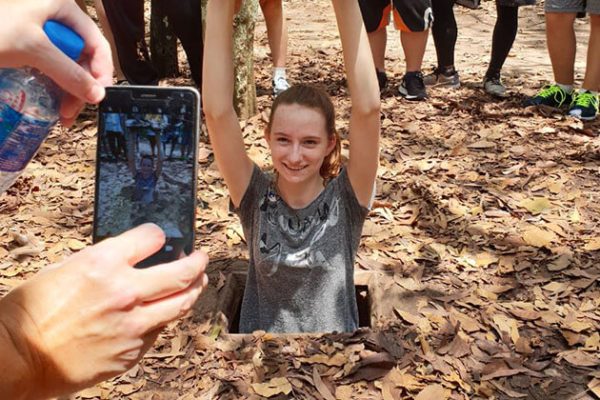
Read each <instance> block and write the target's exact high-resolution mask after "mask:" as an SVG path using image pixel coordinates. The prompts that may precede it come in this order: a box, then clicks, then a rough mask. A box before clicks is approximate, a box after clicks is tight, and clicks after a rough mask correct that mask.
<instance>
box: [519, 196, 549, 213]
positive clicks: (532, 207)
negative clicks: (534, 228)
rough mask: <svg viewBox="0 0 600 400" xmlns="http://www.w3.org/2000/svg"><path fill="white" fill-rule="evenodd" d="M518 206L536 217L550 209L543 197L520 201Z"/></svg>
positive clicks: (547, 201)
mask: <svg viewBox="0 0 600 400" xmlns="http://www.w3.org/2000/svg"><path fill="white" fill-rule="evenodd" d="M519 205H520V206H521V207H523V208H525V209H526V210H527V211H529V212H530V213H532V214H534V215H537V214H540V213H542V212H543V211H546V210H547V209H549V208H550V200H548V199H547V198H545V197H532V198H530V199H523V200H521V202H520V203H519Z"/></svg>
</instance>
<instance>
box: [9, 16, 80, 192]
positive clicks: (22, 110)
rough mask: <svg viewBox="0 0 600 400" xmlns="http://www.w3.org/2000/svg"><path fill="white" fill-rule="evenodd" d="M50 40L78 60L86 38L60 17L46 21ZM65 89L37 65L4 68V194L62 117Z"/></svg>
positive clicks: (46, 29)
mask: <svg viewBox="0 0 600 400" xmlns="http://www.w3.org/2000/svg"><path fill="white" fill-rule="evenodd" d="M44 31H45V32H46V35H48V38H49V39H50V41H51V42H52V43H53V44H54V45H55V46H56V47H58V48H59V49H60V50H61V51H62V52H63V53H65V54H66V55H67V56H69V57H70V58H71V59H73V60H77V59H78V58H79V56H80V55H81V51H82V50H83V45H84V43H83V39H81V37H80V36H79V35H77V34H76V33H75V32H73V31H72V30H71V29H69V28H67V27H65V26H64V25H62V24H60V23H59V22H56V21H48V22H46V23H45V24H44ZM61 99H62V90H61V89H60V88H59V87H58V86H57V85H56V84H55V83H54V82H53V81H52V80H51V79H50V78H48V77H47V76H45V75H44V74H42V73H41V72H39V71H38V70H37V69H35V68H29V67H26V68H18V69H14V68H2V69H0V194H1V193H2V192H4V191H5V190H6V189H7V188H8V187H9V186H10V185H12V183H13V182H14V181H15V180H16V179H17V177H18V176H19V175H20V174H21V173H22V172H23V170H24V169H25V166H26V165H27V163H29V161H30V160H31V158H32V157H33V156H34V155H35V153H36V152H37V150H38V149H39V147H40V145H41V144H42V142H43V141H44V139H46V136H47V135H48V133H49V132H50V130H51V129H52V127H53V126H54V125H55V124H56V122H57V121H58V119H59V110H60V102H61Z"/></svg>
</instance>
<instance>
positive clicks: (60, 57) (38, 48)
mask: <svg viewBox="0 0 600 400" xmlns="http://www.w3.org/2000/svg"><path fill="white" fill-rule="evenodd" d="M46 19H49V20H50V19H51V20H56V21H58V22H60V23H62V24H64V25H65V26H67V27H69V28H70V29H72V30H73V31H75V32H77V33H78V34H79V35H80V36H81V37H82V39H83V40H84V42H85V47H84V49H83V53H82V56H81V61H82V64H84V66H81V65H79V64H77V63H76V62H74V61H73V60H71V59H70V58H69V57H67V56H66V55H65V54H63V53H62V52H61V51H60V50H59V49H58V48H57V47H56V46H54V45H53V44H52V43H51V42H50V41H49V40H48V38H47V37H46V35H45V33H44V32H43V31H42V29H41V27H39V28H38V31H37V32H36V33H35V35H37V36H35V37H33V43H34V46H35V48H34V49H31V51H30V53H31V54H30V57H31V65H32V66H33V67H35V68H37V69H39V70H40V71H42V72H43V73H44V74H46V75H48V76H49V77H50V78H51V79H52V80H53V81H54V82H56V83H57V84H58V85H59V86H60V87H61V88H62V89H63V90H65V91H66V92H68V93H70V94H71V95H72V96H74V97H76V98H78V99H79V100H80V101H82V102H88V103H94V104H95V103H98V102H100V101H101V100H102V99H103V98H104V95H105V91H104V86H107V85H109V84H111V82H112V72H113V67H112V56H111V52H110V46H109V45H108V42H107V41H106V39H104V37H103V36H102V33H101V32H100V30H99V29H98V27H97V26H96V25H95V24H94V22H93V21H92V20H91V19H90V18H89V17H88V16H87V15H85V13H83V11H81V9H79V7H78V6H77V5H76V4H75V2H73V1H64V2H63V4H61V5H60V6H59V8H58V9H57V10H54V11H53V12H51V13H50V15H46ZM68 111H69V113H70V114H71V115H66V114H67V110H64V112H65V114H64V115H63V119H64V120H68V119H72V117H73V116H74V115H73V114H74V109H73V108H68Z"/></svg>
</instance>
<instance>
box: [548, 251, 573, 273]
mask: <svg viewBox="0 0 600 400" xmlns="http://www.w3.org/2000/svg"><path fill="white" fill-rule="evenodd" d="M572 258H573V257H572V256H571V255H570V254H563V255H561V256H560V257H558V258H557V259H556V260H554V261H552V262H551V263H550V264H548V271H551V272H556V271H562V270H563V269H565V268H567V267H568V266H569V265H571V260H572Z"/></svg>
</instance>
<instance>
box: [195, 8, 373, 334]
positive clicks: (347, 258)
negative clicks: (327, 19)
mask: <svg viewBox="0 0 600 400" xmlns="http://www.w3.org/2000/svg"><path fill="white" fill-rule="evenodd" d="M235 2H236V1H235V0H210V1H209V5H208V14H207V15H208V16H207V28H206V37H207V39H206V43H207V46H206V51H207V54H211V57H210V58H208V59H206V60H205V63H204V77H205V79H204V86H203V93H204V111H205V114H206V122H207V125H208V131H209V135H210V139H211V143H212V146H213V150H214V154H215V158H216V161H217V165H218V167H219V170H220V172H221V174H222V176H223V178H224V180H225V183H226V184H227V186H228V188H229V194H230V196H231V202H232V205H233V207H234V208H235V212H236V213H237V214H238V215H239V217H240V220H241V223H242V227H243V230H244V235H245V237H246V241H247V243H248V246H249V250H250V265H249V270H248V278H247V282H246V289H245V292H244V299H243V302H242V310H241V316H240V332H252V331H254V330H257V329H262V330H266V331H269V332H331V331H338V332H340V331H352V330H355V329H356V328H358V311H357V306H356V297H355V292H354V259H355V256H356V252H357V249H358V244H359V240H360V236H361V231H362V226H363V223H364V220H365V218H366V216H367V213H368V211H369V207H370V203H371V199H372V197H373V191H374V183H375V177H376V175H377V166H378V161H379V132H380V119H379V118H380V117H379V109H380V103H379V89H378V84H377V79H376V76H375V73H374V72H373V71H375V67H374V65H373V60H372V57H371V51H370V48H369V42H368V39H367V35H366V31H365V28H364V26H363V22H362V18H361V14H360V10H359V7H358V3H357V2H356V0H333V1H332V3H333V8H334V11H335V14H336V19H337V22H338V28H339V31H340V37H341V41H342V48H343V53H344V63H345V66H346V75H347V81H348V88H349V92H350V98H351V101H352V111H351V115H350V128H349V134H348V138H349V141H350V149H349V151H350V157H349V161H348V163H347V165H345V166H342V165H341V160H340V149H341V145H340V138H339V136H338V133H337V131H336V128H335V112H334V108H333V104H332V102H331V99H330V98H329V96H328V95H327V94H326V93H325V92H323V91H322V90H319V89H316V88H314V87H311V86H308V85H300V86H295V87H292V88H290V89H288V90H287V91H285V92H283V93H281V94H280V95H279V96H278V97H277V99H276V100H275V101H274V103H273V106H272V109H271V115H270V120H269V123H268V126H267V128H266V130H265V140H266V141H267V143H268V146H269V148H270V150H271V158H272V161H273V166H274V169H275V173H274V174H272V175H271V174H267V173H265V172H263V171H261V170H260V169H259V168H258V167H257V166H256V164H254V163H253V162H252V160H250V158H249V157H248V155H247V154H246V150H245V146H244V141H243V136H242V131H241V129H240V125H239V122H238V119H237V116H236V113H235V111H234V108H233V104H232V101H231V99H232V98H233V60H232V54H233V41H232V35H233V29H232V20H233V16H234V8H235V4H234V3H235ZM315 34H316V33H315Z"/></svg>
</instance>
